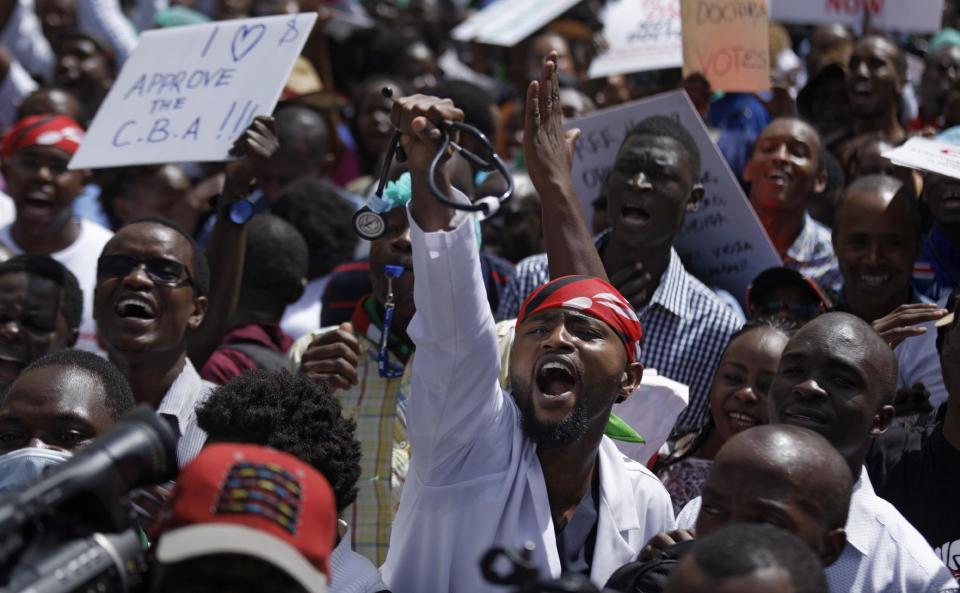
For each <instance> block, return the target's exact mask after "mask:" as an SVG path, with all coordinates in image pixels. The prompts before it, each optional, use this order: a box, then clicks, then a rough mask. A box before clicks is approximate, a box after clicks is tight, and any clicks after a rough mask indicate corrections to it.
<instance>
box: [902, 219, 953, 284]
mask: <svg viewBox="0 0 960 593" xmlns="http://www.w3.org/2000/svg"><path fill="white" fill-rule="evenodd" d="M958 278H960V248H958V247H957V246H956V245H954V244H953V242H952V241H951V240H950V239H949V238H947V236H946V235H945V234H944V233H943V229H941V228H940V224H939V223H934V225H933V228H932V229H930V232H929V233H927V236H926V237H924V238H923V249H922V250H921V251H920V257H918V258H917V261H916V263H914V265H913V285H914V287H916V289H917V290H918V291H920V293H922V294H924V295H926V296H928V297H930V298H931V299H933V300H934V301H939V300H940V299H942V298H944V297H947V296H950V293H951V292H952V291H953V289H954V288H956V287H957V279H958Z"/></svg>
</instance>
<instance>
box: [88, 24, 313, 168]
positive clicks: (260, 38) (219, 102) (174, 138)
mask: <svg viewBox="0 0 960 593" xmlns="http://www.w3.org/2000/svg"><path fill="white" fill-rule="evenodd" d="M316 20H317V15H316V13H303V14H297V15H283V16H271V17H263V18H256V19H243V20H235V21H219V22H216V23H207V24H203V25H193V26H187V27H177V28H174V29H165V30H158V31H147V32H145V33H144V34H143V36H142V37H141V38H140V45H138V46H137V49H136V51H134V52H133V55H132V56H130V58H129V59H128V60H127V61H126V63H124V65H123V70H122V71H121V72H120V76H119V77H117V80H116V81H115V82H114V83H113V87H111V89H110V93H109V94H108V95H107V98H106V99H105V100H104V101H103V104H102V105H101V106H100V110H99V111H98V112H97V115H96V117H94V119H93V123H92V124H91V126H90V129H89V130H88V131H87V136H86V138H85V139H84V141H83V143H82V144H81V145H80V149H79V150H78V151H77V153H76V154H75V155H74V157H73V159H72V160H71V161H70V167H71V168H73V169H83V168H96V167H116V166H123V165H143V164H151V163H172V162H183V161H223V160H226V159H227V158H229V157H228V152H229V150H230V147H231V146H232V144H233V141H234V140H235V139H236V138H237V137H238V136H239V135H240V134H242V133H243V131H244V130H245V129H246V128H247V126H249V125H250V122H252V121H253V118H254V117H255V116H257V115H269V114H270V113H271V112H273V108H274V107H275V106H276V104H277V99H279V98H280V92H281V91H282V90H283V86H284V84H285V83H286V81H287V77H288V76H289V74H290V70H291V68H293V63H294V61H295V60H296V59H297V56H299V55H300V51H301V50H302V49H303V46H304V44H305V43H306V41H307V37H308V36H309V35H310V30H311V29H312V28H313V24H314V22H315V21H316Z"/></svg>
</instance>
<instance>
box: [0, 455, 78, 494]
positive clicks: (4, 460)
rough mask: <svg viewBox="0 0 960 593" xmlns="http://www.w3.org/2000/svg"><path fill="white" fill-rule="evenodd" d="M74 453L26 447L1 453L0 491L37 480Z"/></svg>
mask: <svg viewBox="0 0 960 593" xmlns="http://www.w3.org/2000/svg"><path fill="white" fill-rule="evenodd" d="M70 457H72V455H71V454H70V453H67V452H65V451H54V450H52V449H39V448H36V447H25V448H23V449H17V450H16V451H11V452H9V453H7V454H5V455H0V493H2V492H6V491H8V490H16V489H17V488H19V487H20V486H23V485H25V484H29V483H30V482H33V481H35V480H36V479H37V478H39V477H40V476H41V475H43V473H44V471H46V469H47V468H49V467H52V466H54V465H60V464H61V463H63V462H64V461H66V460H68V459H70Z"/></svg>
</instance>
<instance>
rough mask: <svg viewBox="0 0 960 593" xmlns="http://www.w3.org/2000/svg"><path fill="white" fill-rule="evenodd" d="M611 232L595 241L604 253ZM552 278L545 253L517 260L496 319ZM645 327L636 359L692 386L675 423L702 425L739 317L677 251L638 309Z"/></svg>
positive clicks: (513, 311) (513, 314)
mask: <svg viewBox="0 0 960 593" xmlns="http://www.w3.org/2000/svg"><path fill="white" fill-rule="evenodd" d="M608 237H609V231H605V232H604V233H602V234H600V235H599V236H597V237H596V239H595V240H594V243H595V245H596V246H597V251H600V252H602V250H603V248H604V246H605V245H606V243H607V240H608ZM549 280H550V268H549V267H548V265H547V255H546V254H544V253H541V254H539V255H533V256H530V257H528V258H526V259H525V260H523V261H521V262H520V263H519V264H518V265H517V267H516V268H514V272H513V275H512V276H511V277H510V280H509V281H508V282H507V287H506V289H505V291H504V294H503V297H502V299H501V301H500V310H499V311H498V312H497V313H498V315H497V318H498V319H511V318H513V317H516V316H517V313H518V312H519V310H520V305H521V304H523V301H524V299H526V297H527V295H529V294H530V293H531V292H533V291H534V290H535V289H536V288H537V287H538V286H540V285H541V284H544V283H546V282H548V281H549ZM637 317H639V318H640V323H641V325H643V334H644V336H643V341H642V342H641V344H640V346H641V352H640V362H641V363H643V366H644V367H646V368H650V369H656V370H657V372H658V373H660V374H661V375H663V376H665V377H667V378H669V379H673V380H674V381H679V382H680V383H683V384H685V385H688V386H689V387H690V405H688V406H687V408H686V409H685V410H684V411H683V412H682V413H681V414H680V418H679V419H678V420H677V424H678V425H679V426H686V427H693V426H700V425H701V424H703V423H704V422H706V420H707V416H708V414H709V413H710V410H709V405H708V396H709V393H710V384H711V383H712V382H713V373H714V371H715V370H716V367H717V363H718V362H719V361H720V355H721V354H723V349H724V348H725V347H726V345H727V341H728V340H729V339H730V336H731V335H732V334H733V333H734V332H735V331H737V329H739V328H740V325H741V323H740V320H739V319H737V317H736V315H734V314H733V312H732V311H731V310H730V309H729V308H728V307H727V306H726V305H724V304H723V303H722V302H721V301H720V300H719V299H718V298H717V296H716V295H715V294H714V293H713V291H711V290H710V289H709V288H707V287H706V286H704V285H703V284H702V283H701V282H700V281H699V280H697V279H696V278H694V277H693V276H691V275H690V274H689V273H688V272H687V271H686V269H684V267H683V263H682V262H681V261H680V256H679V255H677V252H676V250H671V252H670V263H669V265H668V266H667V270H666V272H665V273H664V275H663V277H662V278H661V279H660V286H658V287H657V290H656V291H655V292H654V293H653V297H651V299H650V302H649V303H647V305H646V306H644V307H643V308H642V309H639V310H637Z"/></svg>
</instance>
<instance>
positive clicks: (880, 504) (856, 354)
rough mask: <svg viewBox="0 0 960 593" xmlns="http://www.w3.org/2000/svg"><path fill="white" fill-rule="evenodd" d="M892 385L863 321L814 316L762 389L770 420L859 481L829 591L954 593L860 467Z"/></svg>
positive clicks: (892, 365) (889, 363) (885, 360)
mask: <svg viewBox="0 0 960 593" xmlns="http://www.w3.org/2000/svg"><path fill="white" fill-rule="evenodd" d="M896 385H897V362H896V358H895V357H894V354H893V351H891V350H890V347H889V346H888V344H887V343H886V342H885V341H884V339H883V338H882V337H880V335H879V334H878V333H877V332H876V331H875V330H874V329H873V328H872V327H871V326H870V325H869V324H868V323H867V322H865V321H863V320H862V319H860V318H858V317H855V316H853V315H850V314H849V313H839V312H838V313H827V314H825V315H821V316H820V317H817V318H816V319H814V320H813V321H811V322H810V323H808V324H807V325H805V326H804V327H802V328H801V329H800V330H799V331H798V332H797V333H796V334H795V335H794V336H793V338H791V339H790V341H789V342H788V343H787V346H786V348H785V349H784V351H783V355H782V356H781V358H780V367H779V369H778V370H777V375H776V377H775V378H774V380H773V383H772V385H771V386H770V391H769V406H770V422H771V423H772V424H778V423H782V424H792V425H795V426H803V427H805V428H809V429H811V430H813V431H815V432H818V433H820V434H821V435H823V436H824V437H826V439H827V440H828V441H830V443H831V444H832V445H833V446H834V447H835V448H836V449H837V450H838V451H839V452H840V454H841V455H842V456H843V457H844V459H846V461H847V465H848V466H849V467H850V469H851V471H852V472H853V475H854V476H858V477H859V479H858V480H857V482H856V483H855V484H854V489H853V496H852V498H851V502H850V512H849V517H848V519H847V524H846V532H847V545H846V547H845V548H844V549H843V552H842V553H841V555H840V558H839V559H838V560H837V561H836V562H835V563H834V564H833V565H832V566H831V567H830V568H828V569H827V571H826V574H827V580H828V582H829V583H830V590H831V591H833V592H834V593H839V592H840V591H859V592H863V593H871V592H873V591H883V592H895V591H902V592H904V593H908V592H909V593H916V592H934V591H954V590H956V588H957V583H956V581H954V580H953V578H952V577H951V576H950V572H949V571H948V570H947V568H946V566H944V565H943V564H942V563H941V562H940V560H939V559H938V558H937V556H936V555H935V554H934V553H933V550H932V549H931V548H930V546H929V545H928V544H927V543H926V542H925V541H924V539H923V536H921V535H920V534H919V533H918V532H917V530H916V529H914V528H913V527H912V526H911V525H910V524H909V523H908V522H907V520H906V519H904V518H903V516H902V515H900V513H898V512H897V510H896V509H894V508H893V507H892V506H891V505H890V504H889V503H887V502H886V501H884V500H883V499H881V498H879V497H878V496H877V495H876V494H875V493H874V490H873V485H872V484H871V483H870V478H869V476H867V472H866V470H865V469H864V468H863V462H864V458H865V456H866V452H867V449H868V448H869V446H870V444H871V442H872V441H873V439H874V437H876V436H878V435H880V434H881V433H883V431H884V430H886V428H887V426H889V424H890V420H891V418H892V417H893V406H892V405H891V404H892V402H893V395H894V392H895V390H896ZM681 514H683V513H681Z"/></svg>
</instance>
